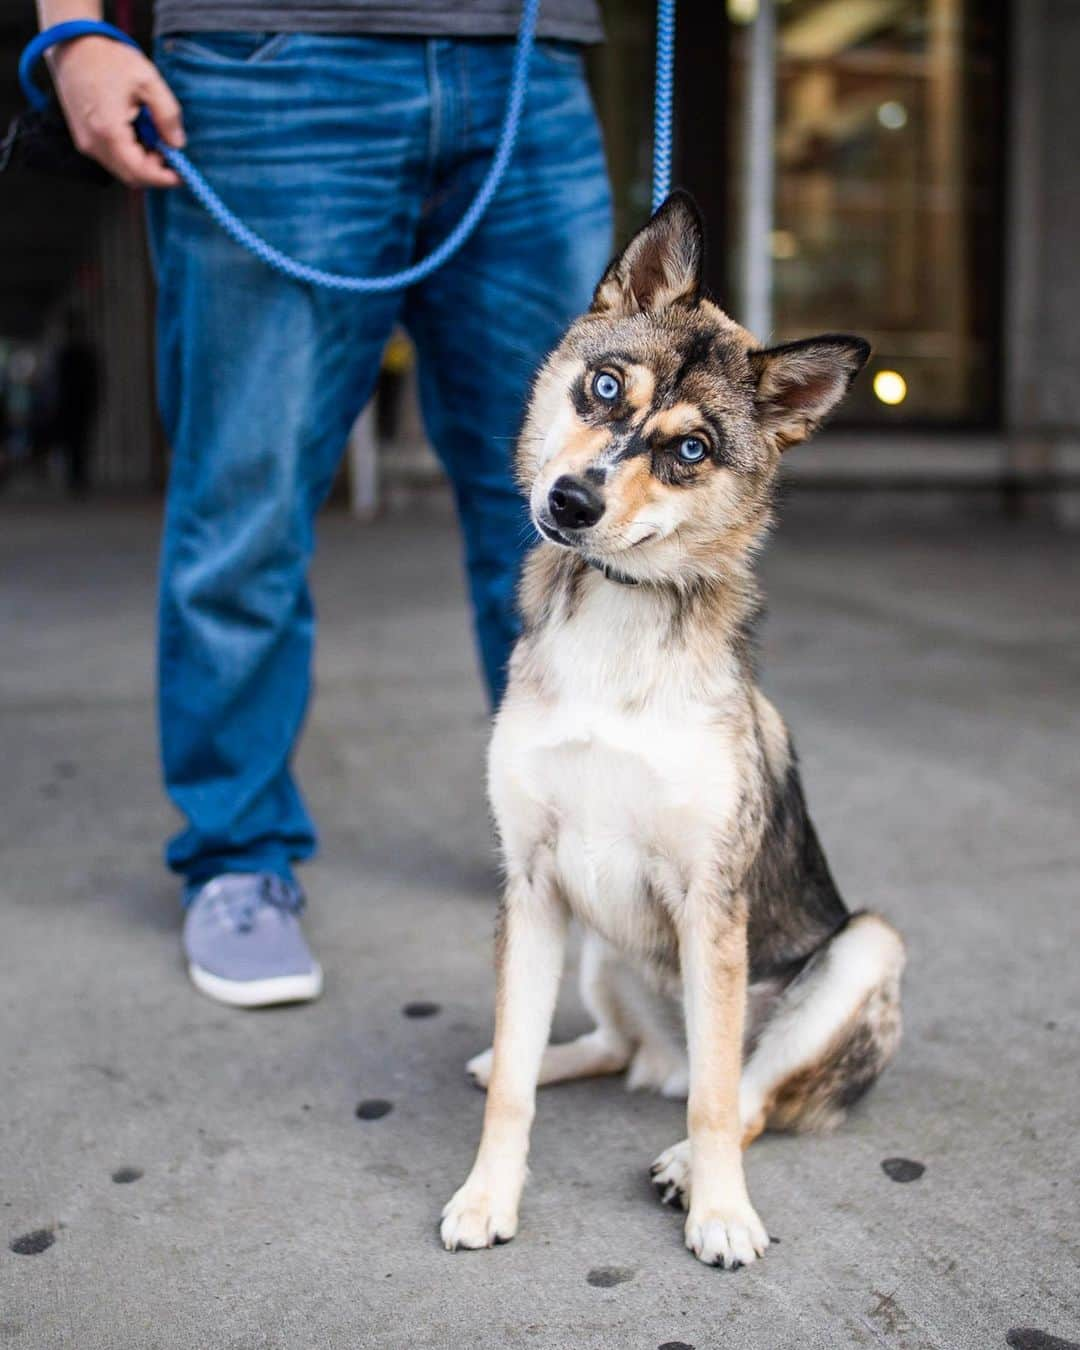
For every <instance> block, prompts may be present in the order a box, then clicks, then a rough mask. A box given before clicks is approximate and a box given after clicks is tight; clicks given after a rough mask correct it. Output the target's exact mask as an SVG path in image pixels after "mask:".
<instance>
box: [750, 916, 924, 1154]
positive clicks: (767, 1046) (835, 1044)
mask: <svg viewBox="0 0 1080 1350" xmlns="http://www.w3.org/2000/svg"><path fill="white" fill-rule="evenodd" d="M904 960H905V953H904V943H903V940H902V939H901V937H900V935H899V933H897V931H896V929H895V928H893V927H892V926H891V925H890V924H888V923H886V921H885V920H884V919H883V918H881V917H880V916H879V915H877V914H868V913H863V914H854V915H852V917H851V918H850V919H849V920H848V922H847V923H846V924H845V925H844V927H843V928H842V929H841V930H840V931H839V932H838V933H836V934H835V935H834V936H833V937H832V938H830V939H829V941H828V942H827V943H825V944H824V946H822V947H820V948H819V949H818V951H816V952H815V953H814V955H813V956H812V957H811V958H810V960H809V961H808V962H807V963H806V965H805V966H804V967H803V969H802V970H801V971H800V972H799V974H798V975H797V976H796V978H795V979H794V980H792V982H791V983H790V984H789V985H788V987H787V988H786V989H785V990H784V992H783V994H782V995H781V996H780V998H779V999H778V1001H777V1002H776V1004H775V1007H774V1009H773V1011H772V1015H771V1016H770V1017H769V1018H768V1020H767V1021H766V1022H765V1024H764V1026H763V1027H762V1029H761V1030H760V1033H759V1034H758V1036H757V1039H756V1043H755V1045H754V1047H753V1050H752V1052H751V1054H750V1057H749V1059H748V1060H747V1062H746V1065H745V1067H744V1069H743V1075H742V1082H741V1085H740V1092H739V1115H740V1119H741V1121H742V1127H743V1143H744V1145H746V1144H749V1143H750V1142H751V1140H753V1139H755V1138H756V1137H757V1135H759V1134H760V1133H761V1131H762V1130H763V1129H775V1130H828V1129H832V1128H833V1127H834V1126H835V1125H838V1124H839V1123H840V1121H841V1120H842V1119H843V1117H844V1114H845V1112H846V1110H847V1108H848V1107H849V1106H851V1105H853V1104H854V1103H855V1102H856V1101H858V1100H859V1098H860V1097H861V1096H862V1095H863V1093H864V1092H866V1091H867V1089H868V1088H869V1087H870V1086H871V1085H872V1083H873V1082H874V1080H875V1079H876V1078H877V1077H878V1075H879V1074H880V1073H881V1072H882V1070H883V1069H884V1068H885V1066H886V1065H887V1064H888V1063H889V1061H890V1060H891V1059H892V1057H893V1054H894V1053H895V1051H896V1047H897V1045H898V1044H899V1041H900V977H901V974H902V973H903V969H904Z"/></svg>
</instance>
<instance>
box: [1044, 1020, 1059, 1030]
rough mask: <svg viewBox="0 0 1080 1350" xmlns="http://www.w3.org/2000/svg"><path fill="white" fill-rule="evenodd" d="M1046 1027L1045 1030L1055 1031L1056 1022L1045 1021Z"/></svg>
mask: <svg viewBox="0 0 1080 1350" xmlns="http://www.w3.org/2000/svg"><path fill="white" fill-rule="evenodd" d="M1046 1029H1047V1031H1057V1023H1056V1022H1047V1023H1046Z"/></svg>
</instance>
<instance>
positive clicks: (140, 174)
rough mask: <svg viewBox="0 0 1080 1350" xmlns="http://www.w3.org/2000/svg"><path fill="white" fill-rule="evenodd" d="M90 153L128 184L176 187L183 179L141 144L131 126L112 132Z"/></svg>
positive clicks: (131, 185) (129, 185) (134, 185)
mask: <svg viewBox="0 0 1080 1350" xmlns="http://www.w3.org/2000/svg"><path fill="white" fill-rule="evenodd" d="M91 153H92V154H93V156H94V158H95V159H97V160H98V161H99V162H100V163H101V164H103V165H104V166H105V168H106V169H108V170H109V172H110V173H112V174H115V175H116V177H117V178H119V179H120V181H121V182H122V183H126V184H127V186H128V187H176V185H177V184H178V183H179V181H180V180H179V178H178V177H177V176H176V174H175V173H174V172H173V170H172V169H170V168H169V167H168V165H166V164H163V163H162V161H161V159H160V158H159V157H158V156H157V155H156V154H153V153H152V152H151V151H149V150H147V149H146V148H145V147H144V146H142V145H140V144H139V142H138V141H137V140H136V139H135V132H134V131H133V130H132V129H131V128H130V127H127V128H125V130H124V131H120V132H115V133H113V134H111V135H109V136H108V137H106V138H105V139H104V140H102V141H101V142H99V143H98V144H97V145H96V146H94V147H93V149H92V150H91Z"/></svg>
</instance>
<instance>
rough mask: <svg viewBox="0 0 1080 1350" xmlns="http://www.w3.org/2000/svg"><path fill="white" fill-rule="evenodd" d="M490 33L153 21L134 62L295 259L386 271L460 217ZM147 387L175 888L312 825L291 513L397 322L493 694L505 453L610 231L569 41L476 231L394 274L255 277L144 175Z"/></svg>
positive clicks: (491, 106)
mask: <svg viewBox="0 0 1080 1350" xmlns="http://www.w3.org/2000/svg"><path fill="white" fill-rule="evenodd" d="M511 54H512V44H510V43H507V42H499V41H452V40H446V39H438V40H430V41H424V40H417V39H396V38H362V37H337V36H314V35H307V34H254V33H248V34H241V33H214V34H204V33H199V34H191V35H183V36H179V35H178V36H175V37H168V38H165V39H163V40H162V41H160V42H159V44H158V50H157V54H156V59H157V61H158V65H159V67H160V69H161V71H162V73H163V75H164V76H165V78H166V80H167V81H168V82H169V84H170V85H171V86H172V88H173V90H174V91H175V93H176V95H177V96H178V98H179V99H180V102H181V104H182V105H183V109H184V120H185V124H186V128H187V132H188V140H189V149H190V154H191V158H192V160H193V161H194V162H195V163H196V164H197V165H198V166H199V167H200V168H201V169H203V170H204V171H205V172H206V175H207V177H208V178H209V179H210V181H211V182H212V183H214V184H215V185H217V186H218V187H219V189H220V191H221V193H222V195H223V197H224V198H225V200H226V201H227V202H228V203H229V205H230V206H232V207H233V208H234V209H235V210H236V211H237V213H238V214H239V215H240V216H241V217H242V218H243V219H244V220H245V221H247V222H248V224H250V225H251V226H253V227H254V228H255V229H256V230H257V231H258V232H259V233H261V234H262V235H263V236H264V237H265V238H266V239H268V240H269V241H270V242H272V243H274V244H276V245H277V246H278V247H279V248H282V249H283V250H284V251H285V252H287V253H289V254H291V255H293V256H294V257H297V258H300V259H303V260H305V261H307V262H311V263H314V264H316V265H317V266H320V267H324V268H328V269H331V270H333V271H339V272H349V273H365V274H366V273H381V272H389V271H393V270H395V269H397V268H400V267H403V266H405V265H407V264H408V263H410V262H413V261H414V260H415V259H417V258H418V257H420V256H421V255H423V254H426V253H427V252H428V251H429V250H430V249H431V247H432V246H433V245H434V244H436V243H438V242H439V241H440V240H441V239H442V238H444V237H445V235H446V234H447V233H448V232H449V230H450V229H451V228H452V226H453V224H454V223H455V222H456V221H457V220H458V219H459V217H460V216H461V214H462V212H463V211H464V209H465V207H466V206H467V204H468V202H469V200H470V199H471V197H472V195H473V193H474V192H475V190H476V187H477V185H478V183H479V182H480V180H481V178H482V176H483V174H484V171H485V169H486V168H487V165H488V163H489V161H490V157H491V154H492V150H493V148H494V144H495V141H496V138H497V134H498V130H499V125H500V121H501V117H502V111H503V105H504V102H505V98H506V91H507V81H508V76H509V71H510V61H511ZM150 226H151V239H152V246H153V252H154V257H155V263H156V268H157V274H158V287H159V293H158V376H159V400H160V405H161V412H162V417H163V421H164V425H165V431H166V434H167V436H168V439H169V442H170V444H171V446H172V450H173V461H172V469H171V476H170V481H169V490H168V498H167V503H166V513H165V530H164V540H163V545H162V557H161V593H160V649H159V715H160V725H161V746H162V758H163V764H164V774H165V783H166V787H167V789H168V792H169V795H170V796H171V798H172V800H173V802H174V803H175V805H176V806H177V807H178V808H179V810H180V811H181V812H182V814H183V815H184V817H185V819H186V822H187V824H186V828H185V829H184V830H183V831H182V832H181V833H180V834H179V835H177V836H176V837H175V838H174V839H172V840H171V841H170V843H169V846H168V850H167V854H166V857H167V861H168V863H169V865H170V866H171V867H172V868H173V869H174V870H175V871H177V872H179V873H181V874H182V875H183V876H185V877H186V879H187V881H188V883H189V886H190V885H197V884H198V883H199V882H201V881H203V880H205V879H206V878H208V877H211V876H214V875H216V874H218V873H220V872H224V871H250V870H260V871H263V870H265V871H269V872H274V873H277V874H278V875H280V876H284V877H289V876H290V875H291V871H290V869H291V864H292V863H293V862H294V861H296V860H298V859H302V858H306V857H308V856H310V854H311V853H312V852H313V851H314V848H315V844H316V834H315V828H314V825H313V823H312V821H311V818H310V816H309V814H308V811H307V809H306V808H305V805H304V802H303V799H302V797H301V795H300V792H299V790H298V788H297V785H296V782H295V780H294V778H293V774H292V772H291V768H290V761H291V758H292V754H293V750H294V748H295V745H296V741H297V738H298V736H299V733H300V729H301V726H302V723H303V719H304V713H305V709H306V706H307V702H308V694H309V687H310V667H311V656H312V643H313V638H314V628H315V621H314V614H313V610H312V603H311V597H310V594H309V591H308V581H307V574H308V564H309V561H310V558H311V553H312V548H313V543H314V517H315V514H316V512H317V510H318V508H319V506H320V504H321V503H322V501H323V499H324V498H325V496H326V493H327V491H328V489H329V487H330V484H331V482H332V480H333V477H334V474H335V470H336V468H337V465H338V461H339V458H340V455H341V452H342V450H343V447H344V445H345V441H346V437H347V435H348V432H349V429H350V426H351V424H352V422H353V420H354V419H355V417H356V416H357V414H358V413H359V412H360V410H361V409H362V408H363V406H364V404H365V403H366V402H367V400H368V398H369V397H370V395H371V392H372V389H373V386H374V383H375V379H376V376H377V374H378V370H379V364H380V357H381V353H382V350H383V346H384V344H385V342H386V340H387V337H388V335H389V334H390V331H391V329H392V327H393V326H394V324H395V323H397V322H401V323H402V324H403V325H404V326H405V328H406V329H407V330H408V332H409V333H410V335H411V336H412V338H413V340H414V342H415V345H416V348H417V351H418V354H419V369H420V394H421V402H422V407H423V415H424V420H425V423H426V426H427V430H428V433H429V435H430V438H431V441H432V443H433V444H434V446H435V449H436V451H437V453H438V455H439V457H440V458H441V460H442V463H443V465H444V466H445V468H446V471H447V473H448V475H449V477H450V480H451V482H452V484H453V489H454V493H455V497H456V501H457V507H458V512H459V516H460V520H461V526H462V531H463V534H464V543H465V550H464V551H465V563H466V567H467V570H468V578H469V590H470V594H471V599H472V606H473V613H474V618H475V628H476V637H477V643H478V646H479V649H480V657H481V664H482V666H483V669H484V673H485V675H486V679H487V684H488V689H489V692H490V695H491V698H492V701H493V702H497V700H498V698H499V695H500V693H501V690H502V685H503V680H504V671H505V667H506V662H507V658H508V655H509V650H510V647H511V644H512V642H513V640H514V637H515V635H516V631H517V620H516V616H515V607H514V589H515V584H516V576H517V571H518V566H519V563H520V559H521V555H522V551H523V549H524V548H525V547H526V546H527V542H528V537H529V531H528V529H527V528H526V527H525V515H524V507H523V504H522V502H521V500H520V497H519V495H518V493H517V491H516V490H515V487H514V484H513V480H512V476H511V469H510V457H511V449H512V445H513V439H514V436H515V434H516V432H517V430H518V427H519V424H520V419H521V415H522V411H523V404H524V399H525V396H526V393H527V389H528V384H529V380H530V378H531V376H532V374H533V372H534V371H535V369H536V367H537V365H538V364H539V362H540V361H541V360H542V358H543V357H544V355H545V353H546V352H547V351H548V350H549V349H550V348H551V347H552V346H554V344H555V343H556V342H557V341H558V339H559V337H560V334H561V332H562V330H563V329H564V328H565V326H566V324H567V323H568V322H569V320H570V319H571V318H572V317H573V316H574V315H575V314H576V313H578V312H580V311H581V310H582V309H583V308H585V307H586V306H587V304H588V300H589V296H590V293H591V289H592V287H593V286H594V285H595V283H596V281H597V279H598V277H599V275H600V272H601V270H602V269H603V266H604V264H605V262H606V261H607V256H608V251H609V245H610V203H609V195H608V187H607V179H606V174H605V168H604V158H603V150H602V146H601V140H600V136H599V131H598V127H597V123H596V119H595V116H594V112H593V108H592V105H591V103H590V99H589V95H588V92H587V88H586V84H585V79H584V74H583V70H582V61H581V56H580V54H579V52H577V51H576V50H575V49H574V48H572V47H569V46H565V45H562V44H556V43H546V42H545V43H540V44H538V47H537V50H536V53H535V55H534V58H533V62H532V70H531V74H530V83H529V92H528V98H527V102H526V111H525V117H524V121H523V125H522V130H521V136H520V140H519V143H518V146H517V149H516V151H515V154H514V158H513V161H512V164H511V167H510V169H509V172H508V174H507V177H506V179H505V181H504V183H503V185H502V187H501V189H500V190H499V193H498V194H497V196H496V198H495V200H494V203H493V204H492V206H491V208H490V209H489V211H488V213H487V215H486V216H485V218H484V220H483V221H482V222H481V224H480V226H479V228H478V229H477V231H476V233H475V234H474V235H473V236H472V238H471V239H470V240H469V242H468V243H467V244H466V245H465V247H464V248H463V249H462V251H461V252H460V253H458V254H457V256H456V257H455V258H453V260H452V261H451V262H450V263H449V264H447V265H446V266H445V267H444V268H442V269H441V270H440V271H438V272H436V273H435V274H434V275H433V276H432V277H431V278H429V279H428V280H427V281H425V282H423V283H421V284H420V285H418V286H416V287H415V288H413V289H412V290H410V291H408V292H406V293H404V294H401V293H398V294H390V295H378V296H370V297H366V296H365V297H356V296H348V295H344V296H343V295H339V294H336V293H332V292H328V291H317V290H313V289H310V288H308V287H305V286H302V285H298V284H296V283H294V282H291V281H288V280H285V279H283V278H282V277H279V276H278V275H277V274H276V273H274V272H271V271H270V270H269V269H268V268H266V267H265V266H264V265H263V264H262V263H260V262H258V261H256V260H255V259H254V258H252V257H250V256H249V255H248V254H247V253H245V252H243V251H241V250H240V249H239V248H238V247H237V246H236V245H235V244H234V243H232V242H231V241H230V240H229V239H228V238H227V237H226V236H225V235H224V234H223V233H222V232H221V231H220V230H219V228H218V227H217V226H216V225H214V224H212V223H211V221H210V219H209V218H208V217H207V216H206V214H205V213H204V212H203V210H202V208H201V207H199V206H198V205H196V204H195V203H194V201H193V200H192V199H191V198H190V196H189V195H188V194H187V193H186V192H185V191H184V190H183V189H178V190H175V191H170V192H159V193H156V194H153V200H152V201H151V202H150Z"/></svg>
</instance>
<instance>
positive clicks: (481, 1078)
mask: <svg viewBox="0 0 1080 1350" xmlns="http://www.w3.org/2000/svg"><path fill="white" fill-rule="evenodd" d="M491 1059H492V1052H491V1051H490V1050H485V1051H484V1052H483V1054H481V1055H473V1057H472V1059H470V1060H469V1062H468V1063H467V1064H466V1065H465V1072H466V1073H467V1074H468V1075H469V1077H470V1078H471V1079H472V1080H473V1082H474V1083H475V1084H476V1086H477V1087H478V1088H486V1087H487V1085H488V1083H489V1082H490V1081H491Z"/></svg>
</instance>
